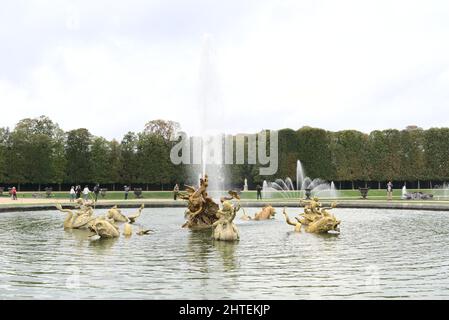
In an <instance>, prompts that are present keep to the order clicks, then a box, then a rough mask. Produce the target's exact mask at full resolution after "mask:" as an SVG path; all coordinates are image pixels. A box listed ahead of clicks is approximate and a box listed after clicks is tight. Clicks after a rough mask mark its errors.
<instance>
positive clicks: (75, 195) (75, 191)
mask: <svg viewBox="0 0 449 320" xmlns="http://www.w3.org/2000/svg"><path fill="white" fill-rule="evenodd" d="M130 190H131V188H130V187H129V186H125V187H124V191H125V200H128V195H129V191H130ZM100 191H101V189H100V185H99V184H98V183H97V184H96V185H95V187H94V189H93V190H92V191H91V190H90V189H89V186H85V187H84V189H82V188H81V186H80V185H77V186H76V187H74V186H72V187H71V188H70V202H74V201H75V200H76V199H79V198H81V195H82V196H83V199H84V200H88V199H89V195H90V194H91V193H93V196H94V201H95V202H97V201H98V194H99V193H100Z"/></svg>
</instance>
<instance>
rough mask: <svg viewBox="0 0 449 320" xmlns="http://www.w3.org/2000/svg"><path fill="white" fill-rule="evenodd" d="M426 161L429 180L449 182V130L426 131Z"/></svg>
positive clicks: (432, 129) (434, 129)
mask: <svg viewBox="0 0 449 320" xmlns="http://www.w3.org/2000/svg"><path fill="white" fill-rule="evenodd" d="M424 161H425V167H426V168H427V170H426V176H427V178H428V179H434V180H440V181H441V180H449V128H431V129H429V130H426V131H425V133H424Z"/></svg>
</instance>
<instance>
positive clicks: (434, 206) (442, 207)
mask: <svg viewBox="0 0 449 320" xmlns="http://www.w3.org/2000/svg"><path fill="white" fill-rule="evenodd" d="M332 202H333V201H329V200H324V201H321V203H322V204H323V206H330V204H331V203H332ZM336 202H337V207H336V208H342V209H395V210H423V211H449V202H446V203H435V202H428V203H423V202H415V201H413V200H410V201H409V202H403V201H392V202H387V201H368V200H363V201H360V200H357V201H338V200H337V201H336ZM142 203H143V204H145V208H187V202H184V201H154V200H152V201H145V200H143V201H138V202H137V201H136V202H132V203H131V202H129V203H124V202H120V201H117V202H112V201H111V202H107V203H106V202H104V203H98V204H97V205H96V209H109V208H111V207H112V206H114V205H117V206H119V207H120V208H138V207H140V205H141V204H142ZM240 204H241V206H242V207H253V208H256V207H263V206H265V205H268V204H271V205H272V206H273V207H275V208H281V207H288V208H299V207H302V206H300V205H299V203H298V202H297V201H268V200H265V201H257V202H256V201H240ZM61 205H62V206H63V207H64V208H74V205H73V204H70V203H61ZM49 210H56V208H55V206H54V205H53V204H24V205H2V206H0V213H2V212H25V211H49Z"/></svg>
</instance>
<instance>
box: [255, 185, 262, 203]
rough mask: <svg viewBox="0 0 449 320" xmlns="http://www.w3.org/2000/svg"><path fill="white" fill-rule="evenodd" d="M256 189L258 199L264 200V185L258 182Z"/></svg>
mask: <svg viewBox="0 0 449 320" xmlns="http://www.w3.org/2000/svg"><path fill="white" fill-rule="evenodd" d="M256 191H257V200H259V199H260V200H262V187H261V186H260V184H258V185H257V186H256Z"/></svg>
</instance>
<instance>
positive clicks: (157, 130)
mask: <svg viewBox="0 0 449 320" xmlns="http://www.w3.org/2000/svg"><path fill="white" fill-rule="evenodd" d="M179 129H180V125H179V123H178V122H175V121H170V120H168V121H167V120H161V119H158V120H151V121H149V122H147V123H146V125H145V128H144V130H143V133H145V134H149V135H152V134H155V135H158V136H160V137H162V138H163V139H164V140H165V141H169V140H170V138H171V137H172V135H173V134H174V133H176V131H178V130H179Z"/></svg>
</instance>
